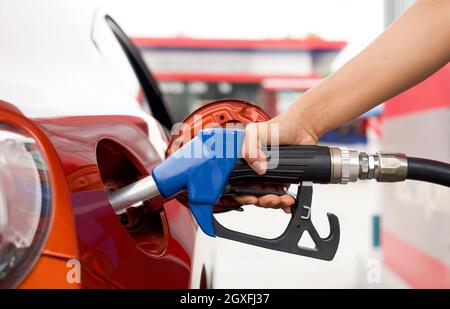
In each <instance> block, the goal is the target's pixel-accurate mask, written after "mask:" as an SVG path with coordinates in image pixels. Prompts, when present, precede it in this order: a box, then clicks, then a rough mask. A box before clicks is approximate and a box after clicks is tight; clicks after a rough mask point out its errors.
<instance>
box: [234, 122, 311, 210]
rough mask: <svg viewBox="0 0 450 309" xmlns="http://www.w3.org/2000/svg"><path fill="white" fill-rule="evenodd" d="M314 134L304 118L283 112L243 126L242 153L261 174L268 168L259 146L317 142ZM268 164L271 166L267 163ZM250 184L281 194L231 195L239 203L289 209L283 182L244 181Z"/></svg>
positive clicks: (290, 198) (292, 200)
mask: <svg viewBox="0 0 450 309" xmlns="http://www.w3.org/2000/svg"><path fill="white" fill-rule="evenodd" d="M316 143H317V135H316V134H315V133H314V131H313V130H312V126H309V125H308V123H306V122H300V121H299V120H298V119H297V120H296V119H290V117H289V116H288V115H286V114H282V115H279V116H277V117H275V118H273V119H271V120H269V121H267V122H260V123H251V124H249V125H248V126H247V127H246V129H245V139H244V143H243V148H242V156H243V158H244V159H245V160H246V161H247V163H248V164H249V165H250V167H251V168H252V169H253V170H254V171H255V172H256V173H258V174H260V175H263V174H264V173H266V171H267V169H268V164H267V157H266V155H265V154H264V152H263V151H262V149H261V147H262V146H265V145H299V144H316ZM269 168H270V167H269ZM246 185H247V186H249V187H254V188H259V189H263V190H266V191H275V192H279V193H280V195H275V194H267V195H264V196H259V197H257V196H253V195H235V196H234V199H235V200H236V201H237V202H238V203H240V204H244V205H245V204H255V205H257V206H260V207H264V208H281V209H283V210H284V211H285V212H286V213H290V207H291V205H292V204H294V202H295V199H294V198H293V197H292V196H290V195H288V194H283V193H285V192H286V187H285V186H284V185H274V184H263V183H247V184H246Z"/></svg>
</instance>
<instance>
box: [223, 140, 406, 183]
mask: <svg viewBox="0 0 450 309" xmlns="http://www.w3.org/2000/svg"><path fill="white" fill-rule="evenodd" d="M263 151H264V152H265V154H266V156H267V157H268V165H269V168H268V170H267V172H266V173H265V174H264V175H258V174H256V173H255V172H254V171H253V170H252V169H251V167H250V166H249V165H248V164H247V163H246V162H245V160H243V159H238V161H237V162H236V165H235V167H234V169H233V171H232V172H231V174H230V176H229V178H228V181H229V182H230V183H236V182H240V181H263V182H275V183H300V182H302V181H311V182H315V183H341V184H346V183H348V182H355V181H357V180H358V179H360V180H365V179H376V180H377V181H379V182H396V181H403V180H405V179H406V177H407V167H408V164H407V158H406V156H405V155H404V154H401V153H384V152H378V153H376V154H374V155H369V154H367V153H365V152H359V151H357V150H351V149H347V148H343V147H326V146H316V145H295V146H278V147H270V148H264V149H263Z"/></svg>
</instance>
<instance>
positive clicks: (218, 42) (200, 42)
mask: <svg viewBox="0 0 450 309" xmlns="http://www.w3.org/2000/svg"><path fill="white" fill-rule="evenodd" d="M132 40H133V42H134V43H135V44H136V45H138V46H141V47H166V48H224V49H236V48H238V49H301V50H304V49H307V50H309V49H313V50H318V49H320V50H340V49H342V48H344V47H345V46H346V45H347V42H345V41H325V40H321V39H306V40H299V39H279V40H277V39H270V40H241V39H193V38H142V37H141V38H139V37H136V38H133V39H132Z"/></svg>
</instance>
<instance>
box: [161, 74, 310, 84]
mask: <svg viewBox="0 0 450 309" xmlns="http://www.w3.org/2000/svg"><path fill="white" fill-rule="evenodd" d="M154 75H155V77H156V79H158V80H160V81H203V82H236V83H261V82H262V81H263V80H265V79H268V78H286V79H288V78H292V79H311V78H318V76H317V75H315V74H311V75H268V74H245V73H203V72H201V73H190V72H155V73H154Z"/></svg>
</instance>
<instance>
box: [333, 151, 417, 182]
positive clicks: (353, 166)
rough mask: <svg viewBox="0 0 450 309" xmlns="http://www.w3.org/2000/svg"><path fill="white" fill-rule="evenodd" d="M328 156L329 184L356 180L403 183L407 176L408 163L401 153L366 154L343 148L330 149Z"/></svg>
mask: <svg viewBox="0 0 450 309" xmlns="http://www.w3.org/2000/svg"><path fill="white" fill-rule="evenodd" d="M330 154H331V178H330V183H341V184H346V183H348V182H356V181H357V180H358V179H360V180H366V179H376V180H377V181H379V182H398V181H404V180H405V179H406V176H407V172H408V161H407V159H406V155H405V154H403V153H389V152H377V153H376V154H367V153H365V152H359V151H357V150H354V149H347V148H344V147H330Z"/></svg>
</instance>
